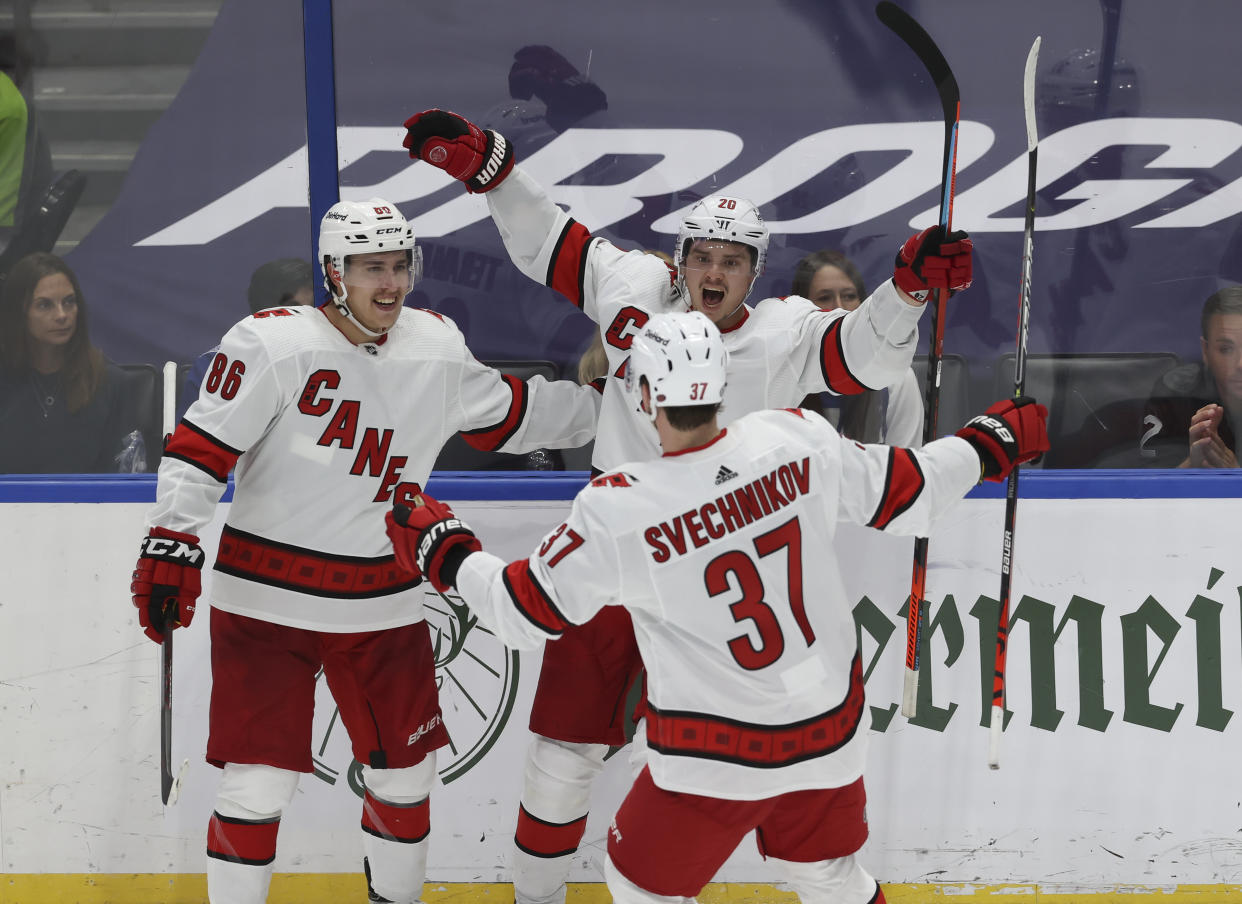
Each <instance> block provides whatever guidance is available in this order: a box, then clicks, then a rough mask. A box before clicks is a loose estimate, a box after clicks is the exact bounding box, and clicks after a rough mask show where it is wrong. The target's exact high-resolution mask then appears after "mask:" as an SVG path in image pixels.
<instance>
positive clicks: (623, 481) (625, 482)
mask: <svg viewBox="0 0 1242 904" xmlns="http://www.w3.org/2000/svg"><path fill="white" fill-rule="evenodd" d="M639 482H640V481H639V479H638V478H637V477H635V476H634V475H633V474H630V473H629V472H627V471H613V472H611V473H608V474H601V475H599V476H598V477H596V478H595V479H594V480H592V481H591V484H590V485H591V486H593V487H632V486H634V484H636V483H639Z"/></svg>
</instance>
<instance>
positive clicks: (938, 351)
mask: <svg viewBox="0 0 1242 904" xmlns="http://www.w3.org/2000/svg"><path fill="white" fill-rule="evenodd" d="M876 15H877V16H878V17H879V19H880V21H881V22H883V23H884V24H885V25H887V26H888V27H889V28H891V29H892V30H893V31H894V32H895V33H896V34H897V36H898V37H900V38H901V39H902V40H903V41H905V42H906V44H907V46H909V48H910V49H911V50H913V51H914V53H915V55H916V56H918V58H919V61H920V62H921V63H922V64H923V66H924V68H925V69H926V70H927V72H928V75H930V76H931V79H932V81H933V82H935V84H936V91H937V93H938V94H939V95H940V106H941V110H942V112H943V114H944V153H943V156H942V159H941V180H940V218H939V224H940V226H942V227H943V229H944V234H945V235H946V236H947V235H948V233H949V232H950V231H951V230H952V228H953V198H954V196H955V194H956V191H957V132H958V124H959V123H960V121H961V115H962V104H961V95H960V92H959V90H958V85H957V79H956V78H954V76H953V71H952V70H951V69H950V68H949V64H948V62H947V61H946V60H945V58H944V54H943V53H941V52H940V48H938V47H937V46H936V42H935V41H933V40H932V39H931V36H930V35H928V34H927V32H926V31H925V30H924V29H923V27H922V26H921V25H919V24H918V22H916V21H915V20H914V19H913V18H911V17H910V15H909V13H907V12H905V11H904V10H902V9H901V8H900V7H898V6H896V5H895V4H893V3H890V2H887V0H884V2H881V3H880V4H879V5H878V6H876ZM946 301H948V295H947V293H942V292H941V291H940V290H936V291H934V292H932V298H931V303H932V306H933V327H932V336H931V342H930V345H929V348H928V355H927V390H926V393H925V396H924V400H925V407H926V414H925V416H924V420H923V442H924V444H926V443H929V442H931V441H932V440H934V439H935V438H936V427H937V422H938V420H939V415H940V377H941V373H942V370H943V368H942V357H943V354H944V328H945V302H946ZM926 583H927V538H926V537H919V538H917V539H916V540H915V542H914V565H913V568H912V572H911V578H910V602H909V606H908V608H907V611H906V664H905V671H904V673H903V678H902V691H901V712H902V715H904V716H905V717H906V718H908V719H912V718H914V716H915V715H916V713H917V712H918V686H919V655H920V650H921V647H922V642H923V621H924V616H925V613H924V609H925V608H926V606H925V602H926Z"/></svg>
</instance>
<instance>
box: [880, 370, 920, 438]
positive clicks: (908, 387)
mask: <svg viewBox="0 0 1242 904" xmlns="http://www.w3.org/2000/svg"><path fill="white" fill-rule="evenodd" d="M923 410H924V409H923V393H922V391H921V390H920V389H919V380H918V377H916V376H915V375H914V371H913V370H911V369H910V368H908V367H907V368H906V370H905V373H904V374H902V377H901V379H900V380H898V381H897V382H896V383H894V384H893V385H892V386H890V387H888V409H887V411H886V413H885V416H884V442H885V443H886V444H887V445H890V446H904V447H905V448H907V449H917V448H919V447H920V446H921V445H923V417H924V414H923Z"/></svg>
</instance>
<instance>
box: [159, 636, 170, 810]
mask: <svg viewBox="0 0 1242 904" xmlns="http://www.w3.org/2000/svg"><path fill="white" fill-rule="evenodd" d="M160 646H161V647H162V650H161V664H160V800H161V801H163V803H164V806H168V798H169V796H170V795H171V794H172V788H173V772H172V677H173V616H171V615H170V616H169V617H168V618H167V619H165V621H164V641H163V643H161V644H160Z"/></svg>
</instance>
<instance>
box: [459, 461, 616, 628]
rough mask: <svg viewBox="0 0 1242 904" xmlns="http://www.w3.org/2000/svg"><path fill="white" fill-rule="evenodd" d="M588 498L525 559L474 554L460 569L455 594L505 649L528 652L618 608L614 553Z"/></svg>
mask: <svg viewBox="0 0 1242 904" xmlns="http://www.w3.org/2000/svg"><path fill="white" fill-rule="evenodd" d="M597 479H608V478H597ZM591 498H592V496H591V488H590V487H588V488H587V489H585V490H583V491H582V493H580V494H579V495H578V497H577V499H575V500H574V504H573V508H572V510H571V511H570V514H569V518H568V519H566V520H565V522H564V523H562V524H561V525H560V526H559V527H556V528H555V529H553V530H552V531H549V532H548V534H547V535H546V536H544V538H543V539H542V540H541V541H540V543H539V546H538V547H537V548H536V551H535V552H534V553H533V554H532V555H531V556H530V557H529V558H526V559H518V560H517V561H515V562H512V563H510V564H507V565H506V564H505V562H504V561H503V560H501V559H498V558H497V557H496V556H493V555H491V554H490V553H475V554H473V555H470V556H467V557H466V559H465V561H464V562H463V563H462V566H461V569H460V571H459V572H458V574H457V589H458V590H459V591H460V593H461V595H462V598H463V599H465V600H466V601H467V603H468V604H469V606H470V608H471V611H473V612H474V613H475V614H476V615H477V616H478V617H479V621H480V622H481V623H483V624H484V625H485V626H486V627H487V628H488V629H489V630H491V631H493V632H494V633H495V634H496V636H497V637H498V638H499V639H500V641H501V643H503V644H505V646H509V647H513V648H515V649H524V650H529V649H534V648H536V647H538V646H539V645H540V644H541V643H543V642H544V641H545V640H552V639H555V638H556V637H558V636H560V634H561V633H562V632H563V631H564V630H565V628H566V627H568V626H569V625H571V624H582V623H583V622H586V621H588V620H590V618H591V616H593V615H595V613H597V612H599V610H600V609H602V608H603V607H604V606H610V605H618V604H621V603H622V602H623V597H622V592H623V589H624V586H625V581H624V580H623V575H622V573H621V568H620V565H619V561H618V557H617V548H616V545H615V543H614V542H613V541H612V538H611V536H610V534H609V530H608V526H607V523H606V520H605V519H604V518H602V517H601V516H600V514H598V513H597V512H596V511H595V506H593V505H592V504H591Z"/></svg>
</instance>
